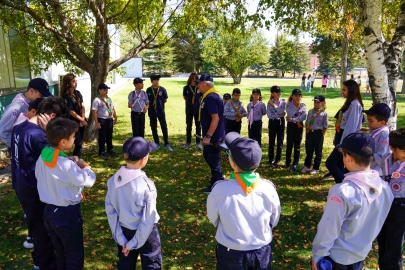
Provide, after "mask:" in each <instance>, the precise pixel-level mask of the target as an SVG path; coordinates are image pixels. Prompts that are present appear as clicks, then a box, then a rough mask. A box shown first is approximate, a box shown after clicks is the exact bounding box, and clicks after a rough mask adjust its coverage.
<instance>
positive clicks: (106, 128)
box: [91, 83, 118, 160]
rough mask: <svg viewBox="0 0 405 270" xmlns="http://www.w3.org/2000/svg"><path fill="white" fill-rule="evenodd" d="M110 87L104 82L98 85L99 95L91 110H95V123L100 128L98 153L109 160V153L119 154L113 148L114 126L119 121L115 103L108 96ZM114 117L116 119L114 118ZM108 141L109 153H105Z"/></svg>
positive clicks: (112, 154) (115, 155)
mask: <svg viewBox="0 0 405 270" xmlns="http://www.w3.org/2000/svg"><path fill="white" fill-rule="evenodd" d="M108 89H110V87H108V86H107V85H106V84H104V83H102V84H100V85H99V86H98V92H99V95H98V96H97V97H96V98H95V99H94V100H93V105H92V106H91V110H92V111H93V118H94V123H95V124H96V128H97V129H98V154H99V156H100V158H101V159H104V160H107V159H108V157H107V155H109V156H111V157H117V156H118V154H117V153H115V152H114V150H113V144H112V138H113V128H114V125H115V124H116V123H117V115H116V114H115V109H114V105H113V103H112V100H111V98H109V97H108ZM113 117H114V121H113V119H112V118H113ZM106 143H107V154H106V153H105V144H106Z"/></svg>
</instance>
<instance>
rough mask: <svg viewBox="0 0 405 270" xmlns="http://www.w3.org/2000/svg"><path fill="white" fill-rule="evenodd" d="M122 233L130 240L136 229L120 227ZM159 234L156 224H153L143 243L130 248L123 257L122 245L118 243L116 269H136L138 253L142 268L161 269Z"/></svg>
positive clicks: (145, 269)
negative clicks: (140, 245) (137, 246)
mask: <svg viewBox="0 0 405 270" xmlns="http://www.w3.org/2000/svg"><path fill="white" fill-rule="evenodd" d="M122 233H123V234H124V236H125V237H126V238H127V239H128V240H131V239H132V238H134V235H135V233H136V230H130V229H127V228H125V227H122ZM160 248H161V245H160V235H159V228H158V225H157V224H155V225H153V229H152V232H151V233H150V235H149V237H148V239H147V240H146V242H145V244H144V245H143V246H142V247H140V248H138V249H132V250H131V251H130V252H129V254H128V256H127V257H125V255H124V253H122V246H120V245H118V258H119V262H118V269H119V270H134V269H136V261H137V260H138V255H139V254H140V255H141V265H142V269H143V270H147V269H151V270H154V269H161V266H162V252H161V251H160Z"/></svg>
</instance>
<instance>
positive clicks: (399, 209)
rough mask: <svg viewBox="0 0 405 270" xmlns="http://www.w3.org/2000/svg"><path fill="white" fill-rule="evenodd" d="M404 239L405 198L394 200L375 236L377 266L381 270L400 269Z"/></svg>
mask: <svg viewBox="0 0 405 270" xmlns="http://www.w3.org/2000/svg"><path fill="white" fill-rule="evenodd" d="M404 237H405V198H398V199H394V202H393V203H392V205H391V209H390V212H389V213H388V216H387V219H386V220H385V222H384V225H383V227H382V228H381V232H380V234H379V235H378V236H377V241H378V264H379V266H380V269H381V270H397V269H398V270H399V269H401V270H402V269H403V268H402V253H403V250H402V245H403V244H404Z"/></svg>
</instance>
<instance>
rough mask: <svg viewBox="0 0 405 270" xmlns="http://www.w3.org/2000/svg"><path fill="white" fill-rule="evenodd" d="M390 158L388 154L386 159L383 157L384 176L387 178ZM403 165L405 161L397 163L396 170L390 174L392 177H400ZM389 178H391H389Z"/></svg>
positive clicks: (404, 165)
mask: <svg viewBox="0 0 405 270" xmlns="http://www.w3.org/2000/svg"><path fill="white" fill-rule="evenodd" d="M389 158H390V156H388V157H387V158H386V159H385V178H387V175H388V174H389V172H390V171H389V167H388V159H389ZM404 167H405V162H401V165H399V167H398V169H397V170H396V171H394V172H393V173H392V174H391V177H392V178H395V179H396V178H400V177H401V171H402V169H403V168H404ZM390 180H391V178H390ZM387 182H390V181H387Z"/></svg>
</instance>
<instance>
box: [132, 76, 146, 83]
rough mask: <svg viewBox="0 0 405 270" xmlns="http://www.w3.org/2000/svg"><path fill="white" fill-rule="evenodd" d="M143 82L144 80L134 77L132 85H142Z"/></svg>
mask: <svg viewBox="0 0 405 270" xmlns="http://www.w3.org/2000/svg"><path fill="white" fill-rule="evenodd" d="M143 81H144V80H142V79H141V78H139V77H136V78H135V79H134V85H135V84H137V83H143Z"/></svg>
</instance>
